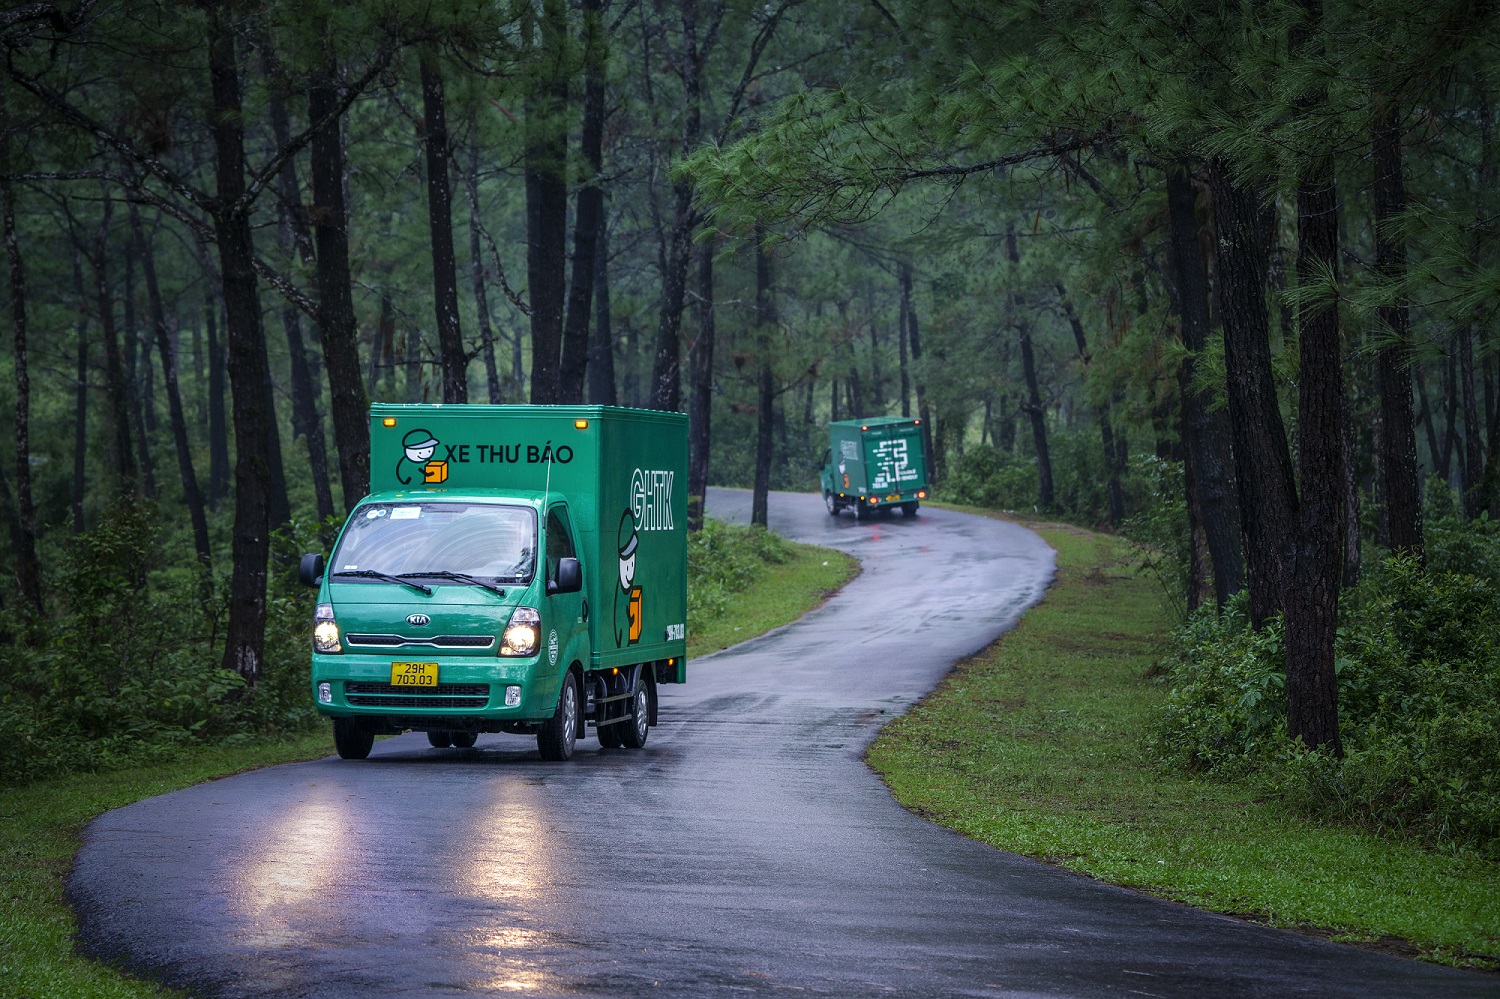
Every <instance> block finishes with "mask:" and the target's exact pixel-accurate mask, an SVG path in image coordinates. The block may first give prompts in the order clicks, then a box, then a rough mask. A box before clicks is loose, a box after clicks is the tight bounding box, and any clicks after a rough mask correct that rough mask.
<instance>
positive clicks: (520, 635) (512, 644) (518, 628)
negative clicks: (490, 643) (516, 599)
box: [500, 607, 542, 697]
mask: <svg viewBox="0 0 1500 999" xmlns="http://www.w3.org/2000/svg"><path fill="white" fill-rule="evenodd" d="M541 635H542V616H541V615H540V614H538V613H537V610H536V608H535V607H517V608H516V609H515V610H513V611H511V615H510V623H509V624H507V625H506V626H505V637H504V640H503V641H501V643H500V654H501V655H502V656H532V655H536V647H537V642H538V640H539V639H540V638H541ZM506 696H507V697H509V693H507V695H506ZM517 696H518V697H519V696H520V692H519V689H518V690H517Z"/></svg>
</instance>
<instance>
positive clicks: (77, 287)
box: [72, 254, 89, 534]
mask: <svg viewBox="0 0 1500 999" xmlns="http://www.w3.org/2000/svg"><path fill="white" fill-rule="evenodd" d="M73 297H74V299H75V301H76V302H77V305H78V324H77V327H76V330H77V335H78V362H77V365H76V366H75V368H74V372H75V378H76V383H75V394H74V399H73V497H72V498H73V533H74V534H82V533H83V532H84V528H85V526H86V525H85V523H84V516H83V502H84V499H85V497H86V494H87V484H88V480H87V478H86V475H87V471H88V464H87V462H88V444H89V433H88V430H89V423H88V415H89V326H88V320H87V319H86V318H85V317H86V316H87V315H88V310H87V309H86V308H84V293H83V265H82V264H81V263H80V262H79V259H78V256H77V255H76V254H75V255H74V257H73Z"/></svg>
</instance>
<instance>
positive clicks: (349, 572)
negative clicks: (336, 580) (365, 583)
mask: <svg viewBox="0 0 1500 999" xmlns="http://www.w3.org/2000/svg"><path fill="white" fill-rule="evenodd" d="M334 575H335V576H358V577H359V578H360V579H378V580H381V581H382V582H386V583H400V584H401V585H402V586H410V587H411V588H412V589H414V590H418V591H420V592H422V593H425V594H426V595H427V596H429V597H430V596H432V587H430V586H423V585H422V584H421V583H413V582H412V581H411V580H409V579H403V578H401V577H400V576H392V575H391V574H390V573H388V572H376V571H375V570H374V569H345V570H344V571H342V572H336V573H334Z"/></svg>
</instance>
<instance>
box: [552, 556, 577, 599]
mask: <svg viewBox="0 0 1500 999" xmlns="http://www.w3.org/2000/svg"><path fill="white" fill-rule="evenodd" d="M581 589H583V566H581V565H579V564H578V560H577V559H576V558H560V559H558V560H557V578H556V579H554V580H551V581H549V582H548V583H547V592H548V593H549V594H551V593H577V592H578V591H579V590H581Z"/></svg>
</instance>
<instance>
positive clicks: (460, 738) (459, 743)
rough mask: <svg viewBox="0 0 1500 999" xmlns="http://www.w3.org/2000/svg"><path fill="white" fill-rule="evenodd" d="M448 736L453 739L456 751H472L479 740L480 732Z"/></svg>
mask: <svg viewBox="0 0 1500 999" xmlns="http://www.w3.org/2000/svg"><path fill="white" fill-rule="evenodd" d="M448 734H449V735H450V736H452V737H453V748H454V749H472V748H473V747H474V743H475V742H476V741H478V739H479V733H478V732H449V733H448Z"/></svg>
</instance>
